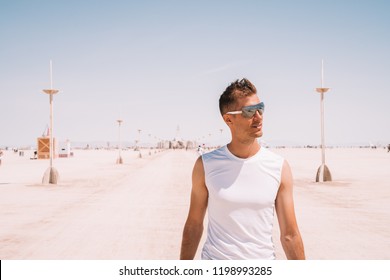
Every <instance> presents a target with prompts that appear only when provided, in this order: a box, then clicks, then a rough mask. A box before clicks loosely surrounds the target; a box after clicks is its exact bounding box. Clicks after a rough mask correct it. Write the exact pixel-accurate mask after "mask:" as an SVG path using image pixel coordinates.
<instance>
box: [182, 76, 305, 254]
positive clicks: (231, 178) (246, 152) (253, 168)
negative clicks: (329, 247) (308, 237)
mask: <svg viewBox="0 0 390 280" xmlns="http://www.w3.org/2000/svg"><path fill="white" fill-rule="evenodd" d="M256 93H257V90H256V88H255V86H254V85H253V84H252V83H251V82H250V81H249V80H247V79H242V80H240V81H239V80H237V81H235V82H233V83H232V84H231V85H230V86H228V87H227V88H226V90H225V91H224V93H223V94H222V95H221V97H220V99H219V109H220V112H221V115H222V117H223V120H224V121H225V123H226V124H227V125H228V127H229V128H230V131H231V135H232V139H231V142H230V143H229V144H227V145H226V146H223V147H221V148H219V149H217V150H214V151H212V152H209V153H206V154H204V155H202V156H200V157H199V158H198V159H197V161H196V162H195V165H194V168H193V173H192V191H191V202H190V209H189V213H188V217H187V221H186V223H185V226H184V230H183V240H182V245H181V254H180V259H193V258H194V256H195V254H196V251H197V248H198V245H199V242H200V239H201V236H202V233H203V220H204V217H205V214H206V210H208V221H209V222H208V230H207V239H206V242H205V244H204V247H203V250H202V259H275V252H274V245H273V242H272V228H273V218H274V208H275V209H276V213H277V217H278V221H279V226H280V232H281V236H280V239H281V243H282V246H283V249H284V252H285V254H286V257H287V258H288V259H305V253H304V248H303V242H302V238H301V235H300V233H299V229H298V226H297V222H296V218H295V211H294V202H293V179H292V175H291V170H290V167H289V165H288V163H287V162H286V161H285V160H284V159H283V158H282V157H280V156H278V155H276V154H274V153H272V152H271V151H269V150H267V149H266V148H265V147H261V146H260V144H259V143H258V141H257V138H259V137H261V136H262V135H263V130H262V128H263V111H264V103H263V102H260V100H259V97H258V96H257V94H256Z"/></svg>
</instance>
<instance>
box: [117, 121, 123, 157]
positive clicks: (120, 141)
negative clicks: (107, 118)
mask: <svg viewBox="0 0 390 280" xmlns="http://www.w3.org/2000/svg"><path fill="white" fill-rule="evenodd" d="M117 122H118V138H119V143H118V149H119V152H118V159H117V161H116V163H117V164H122V163H123V159H122V155H121V152H122V139H121V124H122V122H123V121H122V120H117Z"/></svg>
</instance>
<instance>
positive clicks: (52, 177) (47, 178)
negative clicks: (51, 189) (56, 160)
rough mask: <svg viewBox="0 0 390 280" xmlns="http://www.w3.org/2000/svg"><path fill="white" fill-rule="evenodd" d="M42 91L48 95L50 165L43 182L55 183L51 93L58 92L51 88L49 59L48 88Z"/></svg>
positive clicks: (57, 176) (56, 179)
mask: <svg viewBox="0 0 390 280" xmlns="http://www.w3.org/2000/svg"><path fill="white" fill-rule="evenodd" d="M43 92H44V93H46V94H48V95H49V100H50V166H49V168H48V169H47V170H46V172H45V174H44V175H43V179H42V183H43V184H57V182H58V179H59V174H58V171H57V169H55V168H54V167H53V157H54V142H53V94H56V93H58V90H57V89H53V74H52V61H51V60H50V89H44V90H43Z"/></svg>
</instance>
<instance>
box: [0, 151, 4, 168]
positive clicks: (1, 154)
mask: <svg viewBox="0 0 390 280" xmlns="http://www.w3.org/2000/svg"><path fill="white" fill-rule="evenodd" d="M3 155H4V153H3V151H2V150H0V165H1V161H2V160H3Z"/></svg>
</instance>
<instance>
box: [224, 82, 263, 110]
mask: <svg viewBox="0 0 390 280" xmlns="http://www.w3.org/2000/svg"><path fill="white" fill-rule="evenodd" d="M256 93H257V89H256V87H255V86H254V85H253V84H252V83H251V82H250V81H249V80H248V79H246V78H243V79H241V80H236V81H234V82H233V83H231V84H230V85H229V86H228V87H227V88H226V89H225V91H224V92H223V93H222V95H221V97H220V98H219V111H220V112H221V115H224V114H225V113H226V112H228V111H230V110H233V107H234V105H235V103H236V101H237V99H238V98H240V97H245V96H251V95H253V94H256Z"/></svg>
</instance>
